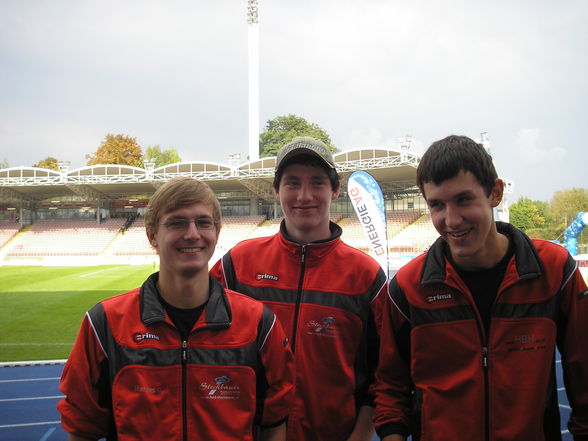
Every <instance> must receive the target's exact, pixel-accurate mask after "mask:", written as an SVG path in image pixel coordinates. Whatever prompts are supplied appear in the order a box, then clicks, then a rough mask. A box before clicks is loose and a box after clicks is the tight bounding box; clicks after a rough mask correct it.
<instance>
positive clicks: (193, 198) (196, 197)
mask: <svg viewBox="0 0 588 441" xmlns="http://www.w3.org/2000/svg"><path fill="white" fill-rule="evenodd" d="M193 204H206V205H210V206H211V207H212V219H213V221H214V224H215V226H216V230H217V234H218V233H219V232H220V229H221V208H220V203H219V202H218V199H217V198H216V196H215V195H214V192H213V191H212V188H210V186H209V185H208V184H206V183H204V182H202V181H199V180H198V179H194V178H189V177H178V178H172V179H170V180H169V181H167V182H166V183H165V184H163V185H162V186H161V187H159V188H158V189H157V191H156V192H155V194H154V195H153V197H152V198H151V200H150V201H149V204H148V205H147V212H146V213H145V230H146V231H147V233H148V234H149V232H151V233H153V234H155V233H156V232H157V227H158V226H159V221H160V219H161V217H162V216H163V215H164V214H165V213H169V212H170V211H173V210H177V209H178V208H181V207H186V206H188V205H193Z"/></svg>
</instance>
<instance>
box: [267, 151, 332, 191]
mask: <svg viewBox="0 0 588 441" xmlns="http://www.w3.org/2000/svg"><path fill="white" fill-rule="evenodd" d="M292 164H299V165H308V166H311V167H318V168H322V169H323V170H324V171H325V172H326V173H327V176H328V177H329V181H330V182H331V188H332V189H333V191H337V190H339V186H340V185H341V177H340V176H339V173H337V170H336V169H334V168H330V167H327V166H326V165H325V162H324V161H323V160H321V159H319V158H318V157H317V156H313V155H296V156H293V157H291V158H290V159H288V160H287V161H286V162H284V163H283V164H280V168H278V170H276V173H275V175H274V183H273V185H274V189H275V190H276V191H278V190H279V189H280V182H281V180H282V175H283V174H284V169H285V168H286V167H288V166H289V165H292Z"/></svg>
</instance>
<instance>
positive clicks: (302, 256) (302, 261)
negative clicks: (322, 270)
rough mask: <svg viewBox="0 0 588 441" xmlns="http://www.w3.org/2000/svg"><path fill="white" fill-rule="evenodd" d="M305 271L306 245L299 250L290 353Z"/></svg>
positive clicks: (296, 325) (295, 329) (294, 341)
mask: <svg viewBox="0 0 588 441" xmlns="http://www.w3.org/2000/svg"><path fill="white" fill-rule="evenodd" d="M305 269H306V245H302V247H301V250H300V279H299V280H298V292H297V293H296V306H295V309H294V324H293V326H292V341H291V343H290V347H291V349H292V352H294V349H295V348H296V334H297V333H298V315H299V314H300V302H301V301H302V283H303V282H304V271H305Z"/></svg>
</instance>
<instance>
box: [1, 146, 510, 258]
mask: <svg viewBox="0 0 588 441" xmlns="http://www.w3.org/2000/svg"><path fill="white" fill-rule="evenodd" d="M419 159H420V156H419V155H417V154H414V153H411V151H410V150H406V149H401V150H393V149H383V148H360V149H353V150H347V151H344V152H340V153H337V154H336V155H335V162H336V165H337V170H338V171H339V173H340V174H341V177H342V186H341V195H340V197H339V199H338V200H336V201H335V202H334V203H333V204H332V207H331V212H332V220H333V221H334V222H337V223H339V224H340V225H341V226H342V227H343V231H344V233H343V240H345V241H346V242H347V243H349V244H350V245H352V246H354V247H356V248H359V249H361V250H363V251H365V252H367V253H369V252H370V250H369V247H368V241H367V239H366V237H365V235H364V233H363V231H362V227H361V225H360V223H359V221H358V219H357V217H356V215H355V212H354V210H353V206H352V205H351V202H350V200H349V198H348V196H347V191H346V190H347V181H348V178H349V176H350V174H351V173H353V172H354V171H356V170H365V171H367V172H368V173H370V174H371V175H372V176H374V178H375V179H376V180H377V181H378V182H379V184H380V186H381V188H382V191H383V194H384V198H385V205H386V211H387V228H388V249H389V260H390V265H389V266H390V268H392V269H394V268H398V267H399V266H401V265H402V264H403V263H405V262H406V261H408V260H409V259H410V258H412V257H414V256H416V255H417V254H419V253H421V252H422V251H424V250H426V249H427V248H428V247H429V246H430V244H431V243H432V242H433V241H434V240H435V239H436V237H437V233H436V232H435V230H434V228H433V226H432V224H431V221H430V218H429V217H428V215H427V210H426V205H425V203H424V200H423V199H422V197H421V195H420V193H419V190H418V188H417V187H416V186H415V174H416V167H417V165H418V162H419ZM275 162H276V158H275V157H267V158H261V159H258V160H255V161H251V162H246V163H243V164H233V165H223V164H220V163H212V162H182V163H176V164H170V165H165V166H162V167H159V168H154V167H152V166H150V165H149V164H147V165H146V168H137V167H130V166H121V165H95V166H88V167H82V168H78V169H75V170H69V168H68V166H67V164H64V163H60V171H53V170H47V169H41V168H35V167H13V168H7V169H1V170H0V265H86V264H87V265H94V264H107V263H108V264H110V263H118V264H127V263H128V264H145V263H152V262H156V260H157V256H156V254H155V252H154V251H153V250H152V249H151V247H150V246H149V243H148V241H147V239H146V236H145V231H144V225H145V224H144V219H143V215H144V213H145V210H146V206H147V204H148V202H149V198H150V197H151V195H152V194H153V192H154V191H155V189H156V188H158V186H160V185H161V184H162V183H163V182H165V181H167V180H169V179H171V178H173V177H176V176H191V177H194V178H197V179H200V180H202V181H205V182H207V183H208V184H209V185H210V186H211V187H212V189H213V190H214V191H215V193H216V195H217V197H218V199H219V201H220V203H221V208H222V214H223V229H222V231H221V234H220V238H219V243H218V246H217V252H216V255H215V256H213V259H212V261H213V262H214V261H215V260H216V258H218V257H219V256H220V255H222V254H223V253H224V252H225V251H226V250H228V249H230V248H231V247H232V246H233V245H234V244H235V243H237V242H238V241H240V240H243V239H246V238H250V237H258V236H267V235H271V234H273V233H275V232H276V231H277V230H278V227H279V222H280V220H281V216H282V213H281V209H280V207H279V204H278V203H277V201H276V199H275V197H274V192H273V188H272V180H273V176H274V167H275ZM507 184H508V185H507V193H508V192H509V190H510V189H511V188H512V183H510V182H509V181H507ZM502 209H503V211H502V212H503V213H505V214H507V212H508V211H507V204H506V203H504V204H503V207H502ZM504 217H505V216H504V215H503V216H502V218H504Z"/></svg>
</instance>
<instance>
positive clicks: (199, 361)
mask: <svg viewBox="0 0 588 441" xmlns="http://www.w3.org/2000/svg"><path fill="white" fill-rule="evenodd" d="M145 227H146V232H147V237H148V239H149V242H150V243H151V245H152V246H153V247H154V248H155V249H156V251H157V253H158V254H159V258H160V262H161V263H160V268H161V269H160V271H159V272H158V273H154V274H152V275H151V276H150V277H149V278H148V279H147V280H146V281H145V283H144V284H143V286H141V287H140V288H137V289H134V290H132V291H130V292H128V293H126V294H122V295H119V296H116V297H112V298H110V299H107V300H104V301H102V302H100V303H99V304H97V305H96V306H95V307H93V308H92V309H91V310H90V311H88V313H87V314H86V317H85V318H84V321H83V323H82V327H81V330H80V333H79V335H78V338H77V340H76V343H75V345H74V347H73V349H72V352H71V354H70V356H69V358H68V361H67V364H66V365H65V368H64V371H63V375H62V378H61V391H62V392H63V393H64V394H65V398H64V399H63V400H61V401H60V402H59V404H58V409H59V411H60V412H61V422H62V425H63V427H64V429H65V430H66V431H67V432H69V438H68V439H69V440H70V441H84V440H97V439H99V438H107V439H108V440H114V439H117V440H119V441H125V440H127V441H137V440H142V441H147V440H153V441H165V440H170V441H171V440H174V441H176V440H188V439H190V440H202V441H208V440H223V441H224V440H227V441H228V440H235V441H237V440H239V441H242V440H247V441H253V440H254V439H255V440H257V439H261V440H264V441H269V440H272V441H284V440H285V436H286V427H285V420H286V417H287V415H288V413H289V410H290V406H291V402H292V400H293V392H294V390H293V382H294V371H293V360H292V353H291V351H290V349H289V346H288V343H287V338H286V336H285V335H284V332H283V330H282V328H281V326H280V324H279V322H277V321H276V318H275V315H274V314H273V313H272V312H271V311H269V309H267V308H266V307H264V306H263V305H262V304H261V303H260V302H257V301H255V300H252V299H250V298H248V297H247V296H244V295H242V294H238V293H235V292H232V291H230V290H226V289H224V288H223V287H222V286H221V285H220V284H219V283H218V281H216V280H215V279H213V278H211V277H209V274H208V261H209V259H210V257H211V256H212V254H213V252H214V248H215V246H216V243H217V239H218V235H219V232H220V228H221V218H220V205H219V203H218V200H217V199H216V197H215V196H214V193H213V192H212V190H211V189H210V187H209V186H208V185H206V184H205V183H203V182H200V181H197V180H195V179H192V178H175V179H172V180H170V181H168V182H167V183H165V184H164V185H163V186H161V187H160V188H159V189H158V190H157V191H156V192H155V194H154V196H153V197H152V198H151V200H150V201H149V205H148V208H147V213H146V216H145ZM257 434H259V435H260V436H261V438H258V437H257Z"/></svg>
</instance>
